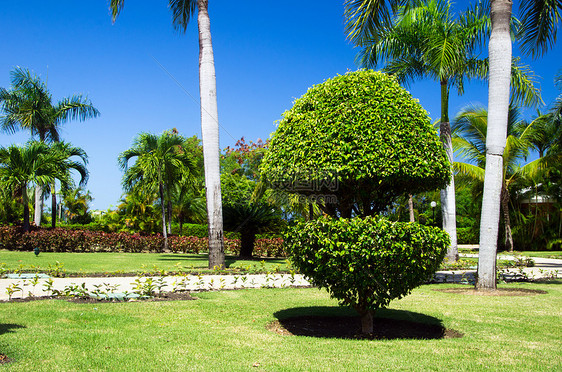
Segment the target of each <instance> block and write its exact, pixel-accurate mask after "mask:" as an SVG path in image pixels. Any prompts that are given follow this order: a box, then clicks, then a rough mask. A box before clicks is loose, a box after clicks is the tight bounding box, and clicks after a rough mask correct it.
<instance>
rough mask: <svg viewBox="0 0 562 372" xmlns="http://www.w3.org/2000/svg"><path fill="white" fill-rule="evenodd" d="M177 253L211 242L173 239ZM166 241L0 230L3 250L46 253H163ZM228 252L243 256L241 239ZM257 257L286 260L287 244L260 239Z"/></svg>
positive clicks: (227, 241)
mask: <svg viewBox="0 0 562 372" xmlns="http://www.w3.org/2000/svg"><path fill="white" fill-rule="evenodd" d="M168 239H169V248H170V250H171V251H172V252H174V253H199V252H206V251H207V250H208V238H207V237H203V238H199V237H196V236H177V235H172V236H170V237H169V238H168ZM163 246H164V238H163V237H162V236H161V235H160V234H154V235H139V234H130V233H125V232H120V233H106V232H103V231H89V230H77V229H74V228H72V229H66V228H56V229H35V230H33V231H31V232H29V233H23V231H22V229H21V228H19V227H16V226H0V249H8V250H18V251H30V250H32V249H33V248H35V247H39V248H40V249H41V251H42V252H161V251H162V248H163ZM224 247H225V251H226V252H227V253H229V254H239V253H240V239H236V238H234V239H232V238H228V237H226V238H225V239H224ZM254 250H255V253H256V254H257V255H258V256H262V257H280V256H284V252H283V240H282V239H281V238H279V237H272V236H267V235H263V236H261V235H258V237H257V240H256V244H255V249H254Z"/></svg>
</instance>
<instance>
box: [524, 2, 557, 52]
mask: <svg viewBox="0 0 562 372" xmlns="http://www.w3.org/2000/svg"><path fill="white" fill-rule="evenodd" d="M561 11H562V1H560V0H525V1H522V2H521V7H520V9H519V12H520V14H521V15H522V20H521V23H522V26H521V32H520V34H519V36H520V38H521V39H522V44H521V50H522V51H523V53H524V54H525V55H528V56H532V57H533V58H537V57H540V56H542V55H544V54H545V53H546V51H547V50H548V49H551V48H553V47H554V45H555V44H556V35H557V30H558V24H559V22H560V19H561Z"/></svg>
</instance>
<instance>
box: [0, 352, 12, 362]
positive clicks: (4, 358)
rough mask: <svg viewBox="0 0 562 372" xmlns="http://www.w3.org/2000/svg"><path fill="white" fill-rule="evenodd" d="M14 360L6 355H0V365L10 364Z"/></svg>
mask: <svg viewBox="0 0 562 372" xmlns="http://www.w3.org/2000/svg"><path fill="white" fill-rule="evenodd" d="M11 361H12V360H11V359H10V358H8V356H6V355H4V354H0V364H6V363H10V362H11Z"/></svg>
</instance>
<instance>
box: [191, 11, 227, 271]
mask: <svg viewBox="0 0 562 372" xmlns="http://www.w3.org/2000/svg"><path fill="white" fill-rule="evenodd" d="M208 4H209V2H208V0H197V11H198V13H197V24H198V28H199V94H200V97H201V132H202V137H203V160H204V164H205V191H206V195H207V218H208V223H209V268H213V267H215V266H217V267H224V265H225V257H224V241H223V228H222V224H223V222H222V204H221V203H222V200H221V183H220V166H219V121H218V109H217V82H216V77H215V61H214V56H213V45H212V41H211V22H210V19H209V12H208Z"/></svg>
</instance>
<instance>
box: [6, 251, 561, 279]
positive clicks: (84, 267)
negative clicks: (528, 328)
mask: <svg viewBox="0 0 562 372" xmlns="http://www.w3.org/2000/svg"><path fill="white" fill-rule="evenodd" d="M521 253H523V254H524V255H526V256H531V253H538V254H539V255H536V257H547V256H548V255H547V253H548V254H557V253H560V252H521ZM556 257H558V258H562V255H558V256H556ZM477 263H478V259H477V258H470V257H469V258H462V260H460V261H459V262H457V263H454V264H446V263H444V264H443V265H442V266H441V268H440V270H461V269H470V268H474V267H476V265H477ZM226 264H227V267H228V268H229V269H231V271H236V270H242V271H244V272H250V273H253V272H267V271H270V272H273V271H287V270H289V269H290V266H289V264H288V263H287V261H286V260H285V259H283V258H257V259H254V260H239V259H238V257H236V256H227V258H226ZM507 264H511V262H510V261H504V260H499V261H498V266H499V267H504V266H505V267H507V266H508V265H507ZM207 265H208V256H207V254H203V253H202V254H174V253H170V254H163V253H162V254H160V253H106V252H104V253H53V252H42V253H40V254H39V256H35V255H34V254H33V253H32V252H18V251H7V250H0V274H1V273H2V271H4V272H15V271H18V270H19V271H27V272H35V271H39V272H49V271H50V272H51V273H53V272H54V271H55V270H57V266H58V267H59V271H61V272H63V271H64V273H65V274H66V275H87V274H89V273H90V274H91V273H110V274H114V273H147V272H150V273H155V274H160V273H163V272H177V271H179V270H182V271H186V272H187V271H189V272H197V273H208V272H210V270H208V269H207Z"/></svg>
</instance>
